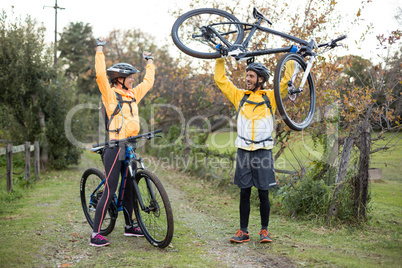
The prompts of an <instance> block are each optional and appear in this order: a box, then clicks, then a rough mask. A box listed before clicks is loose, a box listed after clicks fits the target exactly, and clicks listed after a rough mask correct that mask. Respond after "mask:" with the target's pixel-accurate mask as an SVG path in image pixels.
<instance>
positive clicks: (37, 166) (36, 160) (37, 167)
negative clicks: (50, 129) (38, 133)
mask: <svg viewBox="0 0 402 268" xmlns="http://www.w3.org/2000/svg"><path fill="white" fill-rule="evenodd" d="M34 147H35V149H34V167H35V180H37V179H38V177H39V171H40V163H39V158H40V154H39V141H35V142H34Z"/></svg>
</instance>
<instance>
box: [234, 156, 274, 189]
mask: <svg viewBox="0 0 402 268" xmlns="http://www.w3.org/2000/svg"><path fill="white" fill-rule="evenodd" d="M234 184H236V185H237V186H238V187H239V188H249V187H252V186H254V187H256V188H258V189H260V190H268V189H269V188H273V187H276V181H275V171H274V161H273V158H272V150H265V149H260V150H256V151H247V150H243V149H240V148H239V149H237V157H236V172H235V177H234Z"/></svg>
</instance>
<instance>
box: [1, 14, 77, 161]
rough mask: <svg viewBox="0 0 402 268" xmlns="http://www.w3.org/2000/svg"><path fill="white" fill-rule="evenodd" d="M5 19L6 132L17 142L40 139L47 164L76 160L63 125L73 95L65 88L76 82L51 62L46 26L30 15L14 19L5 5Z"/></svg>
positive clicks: (3, 93)
mask: <svg viewBox="0 0 402 268" xmlns="http://www.w3.org/2000/svg"><path fill="white" fill-rule="evenodd" d="M0 25H1V29H0V37H1V40H2V41H1V42H0V88H1V89H2V90H1V93H0V94H1V96H0V106H1V110H2V113H1V114H0V116H1V118H0V122H1V123H0V130H1V133H2V136H3V137H4V138H5V139H7V140H11V141H13V142H15V143H22V142H25V141H31V142H33V141H34V140H39V142H40V147H41V148H40V149H41V156H40V157H41V166H42V168H46V167H48V166H49V165H51V166H55V167H64V166H66V165H68V164H72V163H76V162H77V160H78V156H79V155H78V153H77V152H78V151H77V150H78V149H77V148H75V147H74V146H73V145H72V144H70V143H68V142H67V138H66V137H65V135H64V125H63V122H64V118H65V115H66V113H67V111H68V109H70V108H71V106H72V102H73V101H74V100H73V99H72V98H71V96H70V95H69V94H66V91H65V90H66V89H67V88H68V89H69V90H72V88H73V86H72V84H70V82H69V81H68V80H67V79H64V77H63V74H62V73H57V72H56V70H55V69H53V67H52V52H51V49H50V48H48V47H46V45H45V43H44V38H43V36H44V31H45V29H44V28H43V27H37V26H36V23H35V21H33V20H31V18H30V17H29V16H28V17H27V18H26V19H25V21H21V19H18V18H17V19H15V21H11V22H9V21H8V18H7V15H6V13H5V12H4V11H3V13H2V14H1V17H0ZM66 152H67V153H68V154H69V156H68V157H66V158H62V157H61V155H63V154H65V153H66Z"/></svg>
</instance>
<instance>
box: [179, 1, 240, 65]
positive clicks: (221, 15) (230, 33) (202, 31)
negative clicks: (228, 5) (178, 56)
mask: <svg viewBox="0 0 402 268" xmlns="http://www.w3.org/2000/svg"><path fill="white" fill-rule="evenodd" d="M230 22H239V20H238V19H237V18H236V17H235V16H233V15H232V14H230V13H228V12H226V11H223V10H219V9H215V8H200V9H195V10H191V11H189V12H187V13H185V14H183V15H181V16H180V17H179V18H178V19H177V20H176V22H175V23H174V24H173V28H172V39H173V42H174V44H175V45H176V46H177V47H178V48H179V49H180V50H181V51H183V52H184V53H186V54H188V55H190V56H193V57H196V58H200V59H216V58H220V57H221V55H220V54H219V53H218V52H217V51H216V49H215V46H216V45H218V44H222V43H223V44H224V41H222V40H220V39H219V38H218V37H217V36H216V34H214V33H213V32H211V31H210V30H208V29H207V28H205V26H208V25H211V24H213V23H229V24H218V25H214V26H213V28H214V29H215V30H216V31H217V32H218V33H219V34H220V35H222V37H223V38H224V39H225V40H226V42H227V44H225V45H226V46H228V45H229V44H230V45H233V44H240V43H241V42H242V40H243V36H244V31H243V26H242V25H240V24H233V23H230Z"/></svg>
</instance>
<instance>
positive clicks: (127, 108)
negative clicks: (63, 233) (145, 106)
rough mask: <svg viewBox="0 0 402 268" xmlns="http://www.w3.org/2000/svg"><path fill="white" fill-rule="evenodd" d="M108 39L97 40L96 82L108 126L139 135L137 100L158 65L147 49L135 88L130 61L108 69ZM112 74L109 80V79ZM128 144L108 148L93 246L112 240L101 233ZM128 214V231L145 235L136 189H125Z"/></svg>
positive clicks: (113, 133) (112, 133) (115, 136)
mask: <svg viewBox="0 0 402 268" xmlns="http://www.w3.org/2000/svg"><path fill="white" fill-rule="evenodd" d="M105 44H106V39H105V38H103V37H101V38H98V39H97V40H96V45H97V48H96V56H95V69H96V77H97V79H96V82H97V84H98V87H99V90H100V92H101V93H102V103H103V105H104V108H105V109H104V112H105V113H106V114H105V115H104V116H105V118H107V120H105V121H106V129H107V131H108V134H109V139H110V140H119V139H124V138H127V137H130V136H135V135H137V134H138V132H139V130H140V124H139V116H138V106H137V104H138V103H139V102H140V101H141V99H142V98H143V97H144V96H145V94H146V93H147V92H148V91H149V90H150V89H151V88H152V86H153V84H154V80H155V66H154V64H153V56H152V54H151V53H148V52H144V53H143V57H144V59H145V60H146V61H147V66H146V74H145V77H144V80H143V81H142V83H140V84H139V85H137V86H136V87H134V88H133V81H134V78H133V75H134V74H136V73H138V72H139V71H138V70H137V69H136V68H134V67H133V66H132V65H130V64H127V63H118V64H115V65H113V66H111V67H110V68H108V69H107V70H106V63H105V55H104V54H103V46H104V45H105ZM108 77H109V80H108ZM125 152H126V150H125V148H122V147H113V148H107V149H106V150H105V152H104V155H103V164H104V167H105V177H106V182H105V189H104V192H103V195H102V198H101V199H100V200H99V202H98V204H97V207H96V212H95V219H94V228H93V233H92V235H91V243H90V245H92V246H97V247H101V246H106V245H109V241H107V239H106V238H104V237H103V236H102V235H101V234H100V230H101V225H102V221H103V219H104V216H105V214H106V213H108V212H107V208H108V206H109V204H110V202H111V201H112V199H113V197H114V194H115V192H116V189H117V185H118V182H119V175H120V173H121V175H122V176H125V175H126V174H127V170H128V168H126V169H123V167H124V165H123V164H124V159H125ZM125 181H126V185H124V186H123V187H124V188H125V189H132V187H133V185H132V182H131V181H130V180H125ZM123 196H124V200H123V206H124V209H125V211H124V218H125V221H126V227H125V232H124V235H126V236H143V233H142V231H141V230H140V229H139V228H138V227H137V226H136V225H135V224H134V222H133V216H132V215H133V196H132V191H131V190H130V191H125V193H124V195H123Z"/></svg>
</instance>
